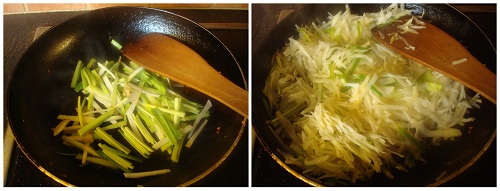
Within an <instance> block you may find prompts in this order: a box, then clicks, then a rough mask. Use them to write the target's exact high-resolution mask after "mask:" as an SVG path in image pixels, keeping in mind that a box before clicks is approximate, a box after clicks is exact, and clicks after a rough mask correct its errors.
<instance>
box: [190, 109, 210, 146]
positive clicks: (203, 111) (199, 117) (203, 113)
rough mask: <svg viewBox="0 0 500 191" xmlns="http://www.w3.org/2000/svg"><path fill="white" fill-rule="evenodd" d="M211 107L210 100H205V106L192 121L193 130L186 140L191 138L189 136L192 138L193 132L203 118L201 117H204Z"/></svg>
mask: <svg viewBox="0 0 500 191" xmlns="http://www.w3.org/2000/svg"><path fill="white" fill-rule="evenodd" d="M211 107H212V102H210V100H207V102H206V103H205V106H204V107H203V109H202V110H201V112H200V115H199V116H198V117H197V118H196V119H195V120H194V123H193V130H192V131H191V132H190V133H189V136H188V138H191V136H193V131H194V130H195V129H196V128H198V123H199V122H200V121H201V118H202V117H203V115H205V113H206V112H208V110H209V109H210V108H211Z"/></svg>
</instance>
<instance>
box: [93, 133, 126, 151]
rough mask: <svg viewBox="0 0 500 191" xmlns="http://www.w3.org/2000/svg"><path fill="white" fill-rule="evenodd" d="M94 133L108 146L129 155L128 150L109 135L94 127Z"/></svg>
mask: <svg viewBox="0 0 500 191" xmlns="http://www.w3.org/2000/svg"><path fill="white" fill-rule="evenodd" d="M94 133H95V134H96V135H97V136H99V137H100V138H101V139H102V140H104V141H105V142H106V143H108V144H110V145H111V146H112V147H114V148H116V149H118V150H120V151H122V152H124V153H125V154H129V153H130V149H129V148H127V147H126V146H124V145H122V144H121V143H120V142H118V141H117V140H116V139H114V138H113V137H112V136H111V135H109V134H108V133H106V132H105V131H103V130H102V129H101V128H99V127H96V128H95V130H94Z"/></svg>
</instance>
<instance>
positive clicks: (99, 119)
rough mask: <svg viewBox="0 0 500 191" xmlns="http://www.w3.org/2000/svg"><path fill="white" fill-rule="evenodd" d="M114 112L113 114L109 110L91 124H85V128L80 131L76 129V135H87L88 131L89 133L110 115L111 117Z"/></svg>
mask: <svg viewBox="0 0 500 191" xmlns="http://www.w3.org/2000/svg"><path fill="white" fill-rule="evenodd" d="M114 112H115V111H114V110H109V111H107V112H106V113H104V114H102V115H101V116H99V117H98V118H96V119H95V120H93V121H92V122H90V123H88V124H86V125H85V126H83V127H82V128H81V129H78V131H77V133H78V135H83V134H85V133H87V132H88V131H90V130H92V129H95V128H96V127H97V126H99V125H100V124H101V123H102V122H103V121H104V120H106V119H107V118H108V117H110V116H111V115H113V113H114Z"/></svg>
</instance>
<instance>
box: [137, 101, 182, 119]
mask: <svg viewBox="0 0 500 191" xmlns="http://www.w3.org/2000/svg"><path fill="white" fill-rule="evenodd" d="M179 100H180V99H179ZM144 106H146V107H149V108H151V109H154V108H158V109H159V110H160V111H162V112H165V113H168V114H171V115H173V116H174V117H184V116H186V113H185V112H182V111H179V110H176V109H167V108H164V107H158V106H156V105H151V104H147V103H145V104H144ZM179 109H180V107H179Z"/></svg>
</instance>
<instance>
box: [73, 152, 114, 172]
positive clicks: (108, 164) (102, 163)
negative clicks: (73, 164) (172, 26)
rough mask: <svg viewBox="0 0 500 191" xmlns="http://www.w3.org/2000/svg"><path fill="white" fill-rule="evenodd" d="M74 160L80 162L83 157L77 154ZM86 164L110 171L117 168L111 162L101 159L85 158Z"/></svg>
mask: <svg viewBox="0 0 500 191" xmlns="http://www.w3.org/2000/svg"><path fill="white" fill-rule="evenodd" d="M75 159H78V160H82V159H83V155H82V154H81V153H79V154H78V155H76V157H75ZM87 162H90V163H93V164H97V165H99V166H104V167H108V168H111V169H118V167H116V165H115V164H113V163H112V162H109V161H108V160H106V159H103V158H97V157H91V156H87Z"/></svg>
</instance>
